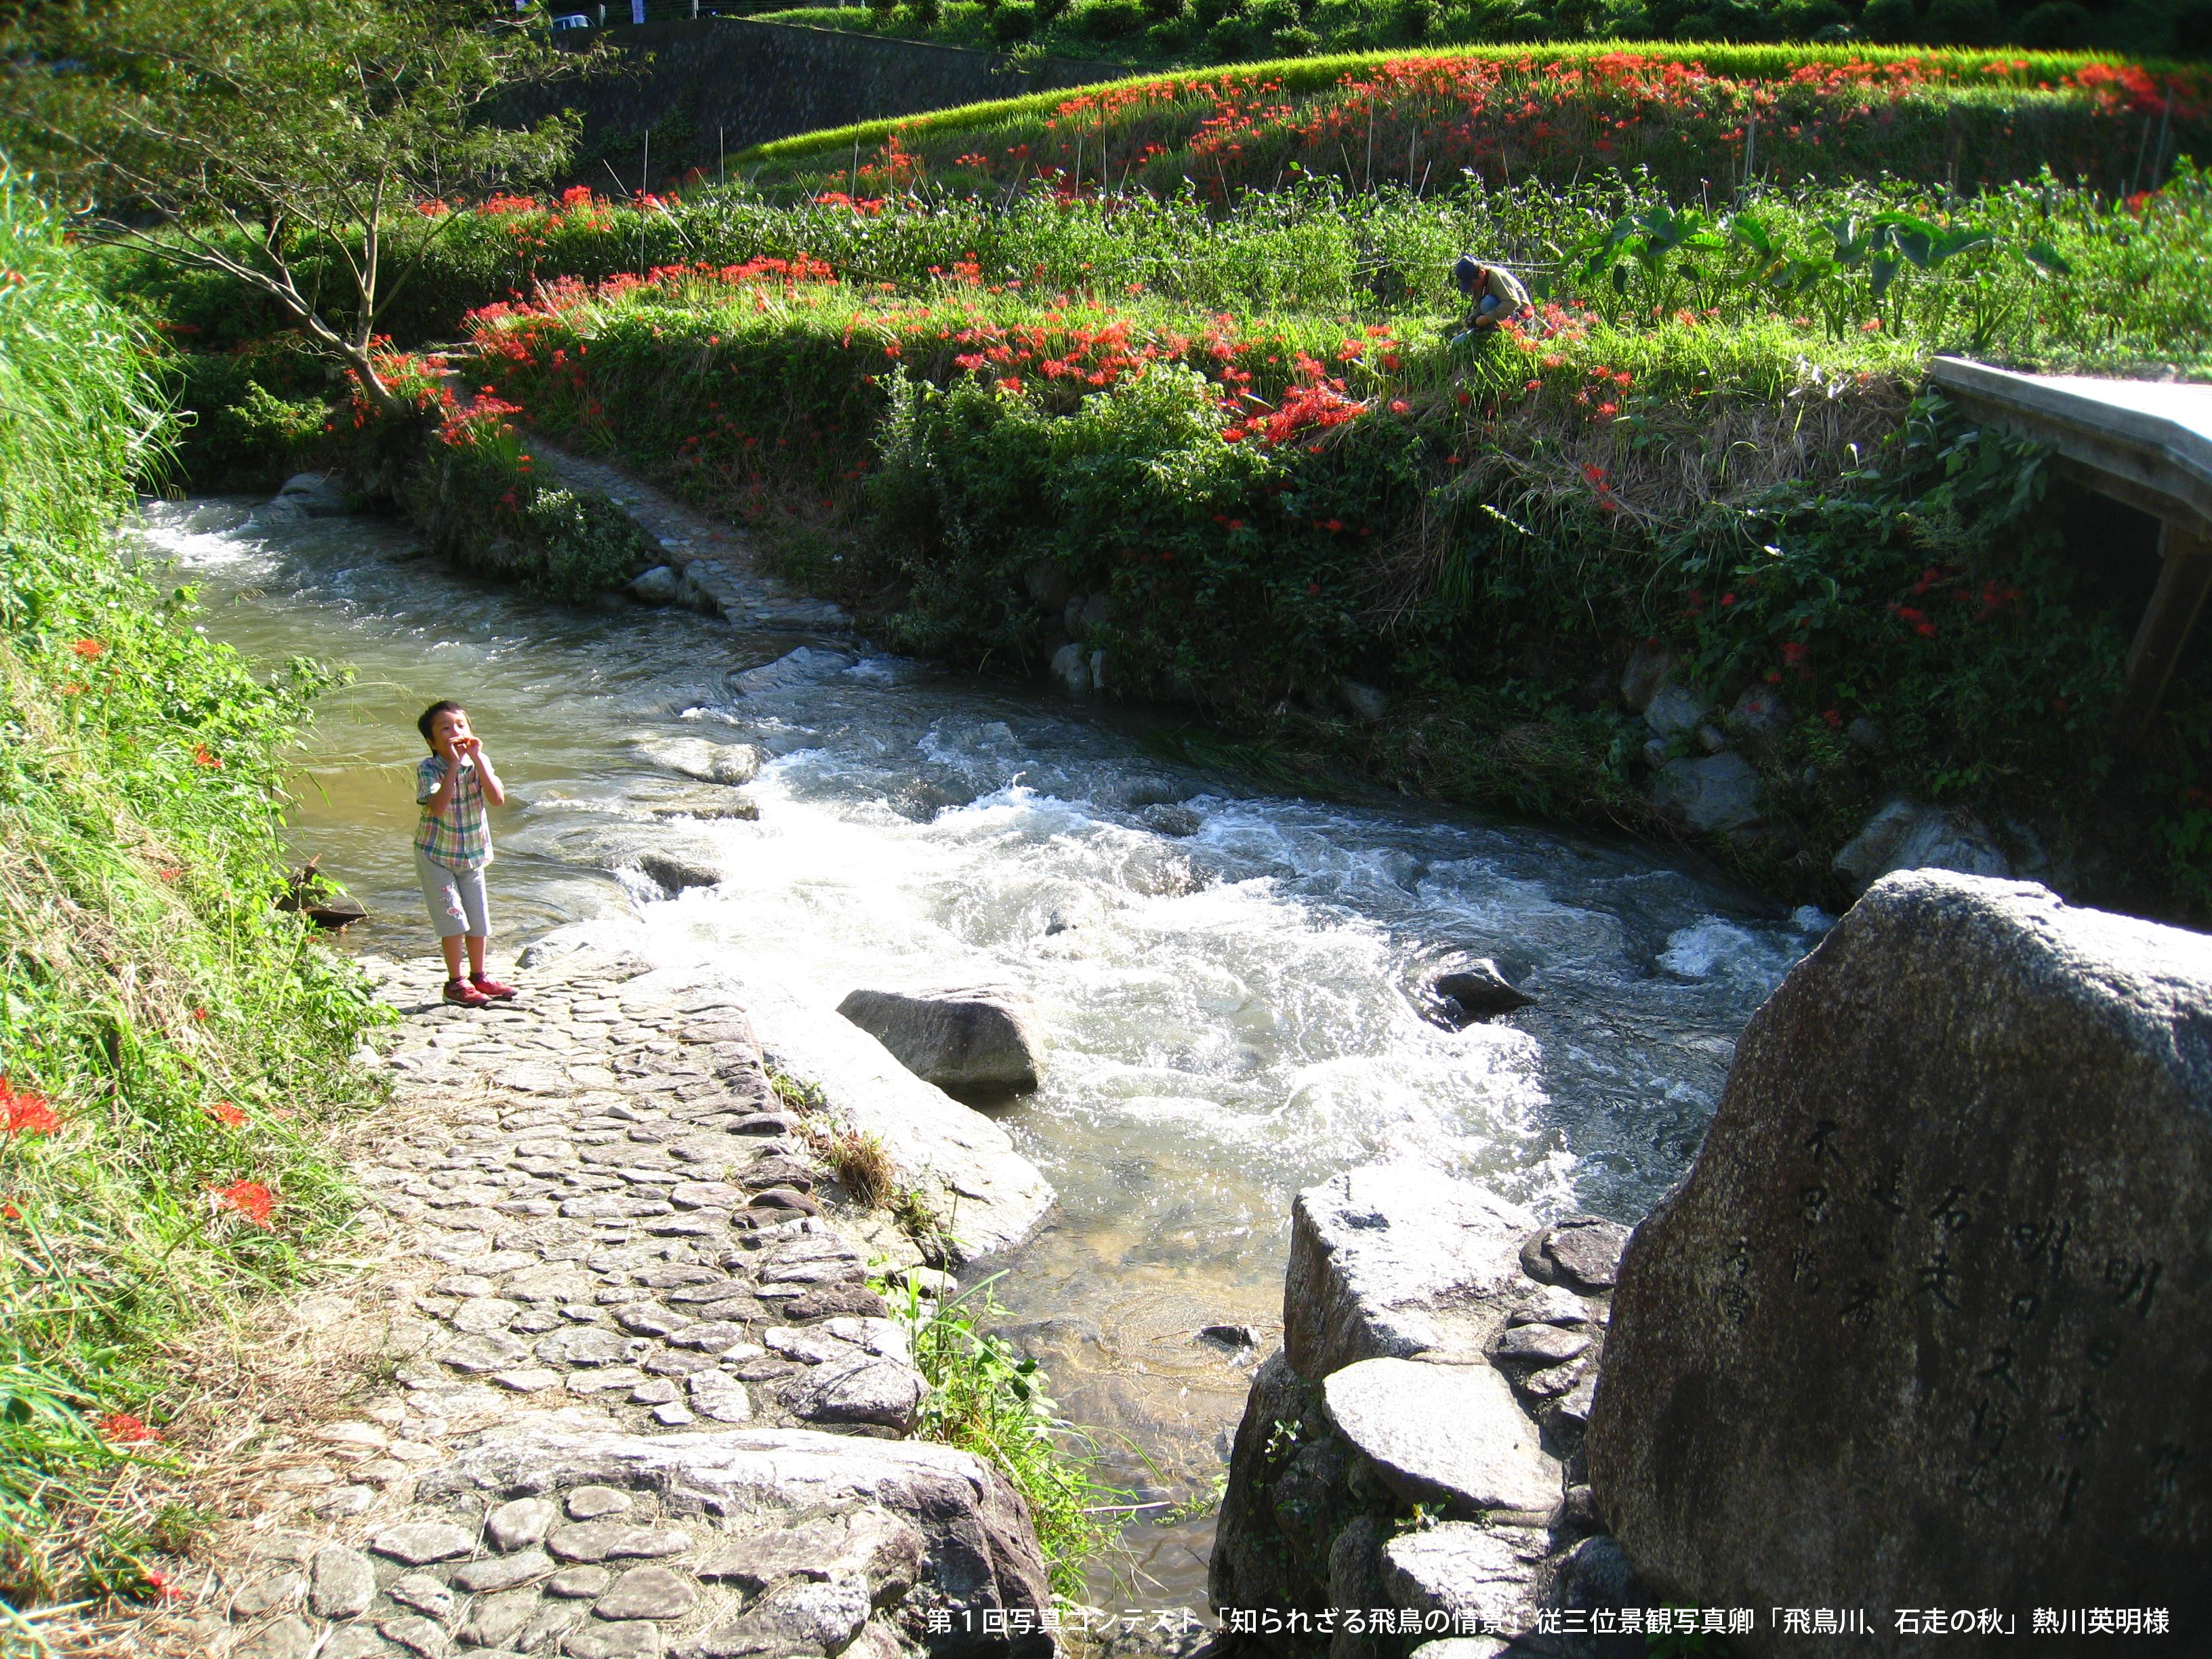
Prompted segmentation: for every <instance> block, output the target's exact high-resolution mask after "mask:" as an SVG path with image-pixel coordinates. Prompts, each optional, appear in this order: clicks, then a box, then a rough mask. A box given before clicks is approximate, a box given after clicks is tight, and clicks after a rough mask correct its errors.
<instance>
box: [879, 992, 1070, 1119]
mask: <svg viewBox="0 0 2212 1659" xmlns="http://www.w3.org/2000/svg"><path fill="white" fill-rule="evenodd" d="M837 1012H839V1013H841V1014H842V1015H844V1017H845V1018H847V1019H849V1020H851V1021H852V1022H853V1024H855V1025H857V1026H859V1027H860V1029H861V1030H864V1031H866V1033H867V1034H868V1035H869V1036H872V1037H874V1038H875V1039H876V1041H877V1042H880V1043H882V1044H883V1045H884V1048H888V1049H890V1051H891V1053H892V1054H893V1055H894V1056H896V1059H897V1060H898V1062H899V1064H900V1065H902V1066H905V1067H906V1068H907V1070H908V1071H909V1072H912V1073H914V1074H915V1076H916V1077H918V1078H921V1079H924V1080H925V1081H926V1082H930V1083H934V1084H935V1085H937V1086H938V1087H939V1088H940V1089H949V1090H952V1091H956V1092H957V1091H969V1092H974V1093H979V1094H985V1093H987V1094H1027V1093H1028V1092H1030V1091H1031V1090H1033V1089H1035V1088H1036V1086H1037V1073H1038V1072H1039V1071H1040V1070H1041V1069H1042V1060H1041V1059H1040V1057H1039V1053H1038V1050H1039V1047H1040V1045H1039V1043H1038V1042H1037V1036H1036V1009H1035V1007H1034V1006H1032V1005H1031V1003H1030V1000H1029V999H1028V998H1027V997H1026V996H1024V995H1023V994H1021V993H1020V992H1018V991H1010V990H1006V989H1001V988H998V987H973V988H968V989H946V990H928V991H876V990H865V989H864V990H859V991H854V992H852V993H850V994H848V995H847V997H846V998H845V1000H843V1001H842V1002H841V1003H839V1004H838V1005H837Z"/></svg>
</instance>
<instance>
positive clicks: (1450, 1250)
mask: <svg viewBox="0 0 2212 1659" xmlns="http://www.w3.org/2000/svg"><path fill="white" fill-rule="evenodd" d="M1544 1231H1545V1230H1542V1229H1540V1228H1539V1227H1538V1225H1537V1223H1536V1219H1535V1218H1534V1216H1532V1215H1530V1214H1529V1213H1528V1212H1526V1211H1524V1210H1522V1209H1521V1208H1520V1207H1519V1206H1516V1205H1514V1204H1511V1203H1509V1202H1508V1201H1507V1200H1504V1199H1502V1198H1500V1197H1499V1196H1498V1195H1497V1194H1494V1193H1491V1192H1488V1191H1486V1190H1485V1189H1484V1188H1480V1187H1478V1186H1476V1185H1474V1183H1472V1182H1465V1181H1458V1180H1455V1179H1453V1178H1452V1177H1450V1176H1446V1175H1444V1174H1443V1173H1442V1172H1441V1171H1439V1170H1434V1169H1431V1168H1429V1167H1427V1166H1425V1165H1422V1164H1412V1163H1401V1164H1383V1165H1374V1166H1370V1167H1366V1168H1362V1169H1356V1170H1347V1171H1346V1172H1345V1173H1344V1174H1342V1175H1340V1176H1337V1177H1336V1178H1335V1179H1334V1180H1333V1181H1328V1182H1323V1183H1322V1185H1321V1186H1318V1187H1314V1188H1308V1189H1307V1190H1306V1191H1304V1192H1303V1193H1300V1194H1298V1196H1297V1202H1296V1204H1295V1205H1294V1206H1293V1207H1292V1210H1291V1256H1290V1265H1289V1269H1288V1271H1287V1273H1285V1278H1284V1287H1283V1325H1284V1334H1283V1347H1282V1349H1281V1351H1280V1352H1277V1353H1275V1354H1273V1355H1272V1356H1271V1357H1270V1358H1267V1360H1265V1361H1264V1362H1263V1363H1262V1364H1261V1365H1260V1367H1259V1369H1258V1370H1257V1371H1256V1372H1255V1374H1254V1376H1253V1381H1252V1392H1251V1396H1250V1398H1249V1401H1247V1402H1246V1405H1245V1408H1244V1418H1243V1422H1242V1424H1241V1425H1239V1426H1238V1428H1237V1440H1236V1445H1235V1448H1234V1449H1233V1451H1232V1453H1231V1461H1230V1473H1229V1484H1228V1486H1227V1489H1226V1491H1225V1493H1224V1496H1223V1498H1222V1504H1221V1516H1220V1520H1219V1522H1218V1526H1217V1528H1216V1531H1215V1540H1214V1550H1213V1557H1212V1563H1211V1570H1210V1580H1209V1588H1210V1590H1211V1593H1212V1599H1213V1602H1214V1605H1215V1607H1217V1608H1218V1609H1219V1610H1220V1611H1221V1613H1223V1615H1224V1616H1225V1619H1226V1620H1228V1621H1229V1626H1230V1629H1231V1632H1233V1633H1239V1634H1246V1635H1249V1636H1251V1637H1253V1638H1256V1640H1257V1641H1258V1642H1259V1644H1261V1646H1263V1647H1266V1648H1267V1649H1270V1650H1273V1651H1274V1652H1276V1653H1278V1654H1281V1655H1285V1656H1291V1659H1318V1656H1319V1655H1321V1654H1322V1653H1324V1652H1326V1653H1327V1654H1328V1655H1329V1656H1330V1659H1401V1656H1405V1655H1407V1654H1408V1653H1410V1652H1411V1650H1413V1649H1415V1648H1417V1647H1419V1645H1420V1644H1422V1643H1424V1642H1425V1641H1427V1640H1429V1639H1430V1638H1431V1637H1435V1636H1443V1637H1444V1638H1466V1640H1467V1642H1468V1644H1469V1646H1470V1650H1475V1644H1478V1643H1480V1644H1486V1645H1481V1646H1480V1651H1481V1652H1484V1653H1492V1652H1499V1651H1504V1650H1506V1649H1504V1647H1502V1646H1500V1645H1498V1644H1499V1643H1500V1641H1501V1639H1504V1640H1510V1639H1513V1638H1518V1637H1520V1636H1522V1634H1524V1633H1525V1632H1528V1631H1529V1630H1530V1629H1532V1628H1533V1627H1534V1626H1535V1624H1536V1622H1537V1616H1538V1609H1539V1608H1540V1607H1541V1606H1543V1605H1544V1604H1545V1603H1546V1601H1547V1597H1549V1596H1552V1595H1553V1594H1554V1592H1555V1590H1557V1589H1558V1588H1559V1583H1561V1582H1562V1581H1561V1577H1560V1569H1561V1567H1562V1565H1563V1563H1564V1562H1565V1560H1566V1559H1568V1554H1569V1552H1570V1551H1571V1549H1572V1547H1574V1545H1575V1544H1576V1543H1577V1541H1578V1540H1580V1539H1581V1538H1582V1537H1583V1534H1585V1533H1587V1532H1589V1530H1590V1528H1591V1527H1592V1525H1594V1522H1593V1520H1592V1519H1591V1517H1590V1516H1589V1510H1588V1506H1587V1504H1579V1505H1578V1504H1576V1503H1575V1502H1573V1501H1572V1499H1571V1494H1570V1490H1569V1487H1568V1483H1567V1476H1566V1467H1567V1465H1566V1460H1567V1459H1569V1458H1570V1457H1571V1456H1572V1455H1573V1453H1574V1451H1575V1449H1576V1448H1577V1445H1578V1443H1579V1440H1580V1436H1581V1431H1582V1425H1583V1418H1582V1417H1581V1416H1579V1415H1576V1414H1571V1413H1569V1412H1568V1411H1567V1410H1566V1409H1565V1406H1564V1401H1565V1400H1566V1399H1572V1398H1574V1393H1573V1391H1574V1389H1576V1388H1577V1386H1582V1385H1586V1383H1587V1378H1588V1376H1589V1371H1590V1370H1591V1369H1592V1367H1593V1366H1594V1364H1595V1360H1596V1358H1597V1356H1598V1353H1599V1352H1600V1351H1601V1347H1602V1342H1603V1337H1602V1331H1603V1322H1604V1318H1605V1313H1604V1305H1603V1293H1602V1292H1600V1293H1599V1294H1598V1295H1597V1296H1596V1297H1593V1298H1588V1299H1586V1298H1583V1297H1577V1296H1575V1295H1573V1294H1571V1293H1570V1292H1568V1291H1564V1290H1561V1289H1559V1288H1557V1287H1553V1286H1547V1285H1541V1284H1539V1283H1537V1282H1536V1281H1535V1280H1534V1279H1531V1278H1530V1277H1529V1275H1528V1273H1526V1272H1525V1271H1524V1270H1523V1268H1522V1255H1523V1248H1524V1246H1525V1245H1527V1244H1528V1242H1529V1241H1531V1240H1532V1239H1536V1238H1540V1237H1542V1236H1543V1233H1544ZM1552 1321H1559V1322H1562V1323H1559V1324H1554V1323H1552ZM1567 1324H1571V1325H1572V1326H1574V1327H1575V1328H1574V1329H1573V1330H1572V1331H1569V1330H1567V1329H1566V1328H1565V1326H1566V1325H1567ZM1524 1332H1535V1333H1540V1334H1539V1335H1534V1336H1528V1335H1522V1334H1521V1333H1524ZM1377 1608H1380V1609H1384V1610H1386V1611H1391V1612H1392V1613H1394V1619H1393V1626H1395V1628H1393V1629H1391V1630H1389V1631H1378V1630H1377V1629H1376V1623H1377V1622H1378V1621H1375V1620H1372V1619H1371V1618H1370V1617H1369V1614H1370V1610H1372V1609H1377ZM1354 1609H1356V1610H1358V1613H1359V1615H1360V1623H1359V1625H1358V1627H1356V1628H1355V1627H1353V1626H1352V1624H1351V1623H1350V1622H1349V1621H1348V1620H1346V1618H1345V1614H1346V1613H1347V1612H1349V1611H1351V1610H1354ZM1295 1613H1305V1614H1308V1615H1310V1617H1311V1620H1312V1622H1311V1623H1309V1624H1307V1625H1306V1626H1304V1628H1303V1629H1301V1628H1299V1627H1298V1626H1297V1625H1296V1624H1295V1623H1293V1622H1292V1619H1291V1615H1293V1614H1295ZM1415 1616H1418V1617H1417V1618H1416V1617H1415ZM1439 1620H1441V1623H1439V1622H1437V1621H1439ZM1416 1622H1418V1623H1419V1626H1420V1629H1419V1632H1418V1633H1416V1632H1414V1631H1413V1628H1412V1626H1413V1624H1414V1623H1416ZM1397 1629H1405V1630H1407V1634H1406V1635H1403V1636H1401V1635H1399V1634H1397V1633H1396V1630H1397ZM1531 1651H1532V1652H1533V1651H1534V1650H1531ZM1544 1651H1547V1652H1553V1651H1557V1652H1558V1653H1559V1654H1561V1655H1566V1654H1568V1653H1570V1652H1571V1651H1578V1650H1569V1649H1565V1648H1561V1649H1558V1650H1553V1649H1550V1648H1547V1649H1545V1650H1544Z"/></svg>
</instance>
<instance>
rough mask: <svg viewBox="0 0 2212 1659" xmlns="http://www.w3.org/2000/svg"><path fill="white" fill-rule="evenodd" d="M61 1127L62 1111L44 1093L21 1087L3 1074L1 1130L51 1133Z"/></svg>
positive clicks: (4, 1132)
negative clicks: (57, 1110) (55, 1108)
mask: <svg viewBox="0 0 2212 1659" xmlns="http://www.w3.org/2000/svg"><path fill="white" fill-rule="evenodd" d="M60 1127H62V1121H61V1118H60V1115H58V1113H56V1112H55V1110H54V1109H53V1105H52V1102H50V1101H48V1100H47V1098H46V1097H45V1096H44V1095H38V1094H33V1093H31V1092H30V1091H28V1090H25V1089H18V1088H16V1087H15V1085H13V1084H12V1083H10V1082H9V1080H8V1079H6V1078H4V1077H0V1134H5V1135H7V1136H9V1137H10V1138H13V1137H14V1136H16V1135H50V1134H52V1133H54V1132H55V1131H56V1130H57V1129H58V1128H60Z"/></svg>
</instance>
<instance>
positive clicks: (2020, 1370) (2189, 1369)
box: [1587, 870, 2212, 1659]
mask: <svg viewBox="0 0 2212 1659" xmlns="http://www.w3.org/2000/svg"><path fill="white" fill-rule="evenodd" d="M1587 1450H1588V1455H1589V1472H1590V1480H1591V1482H1592V1485H1593V1486H1594V1488H1595V1499H1596V1504H1597V1507H1598V1510H1599V1511H1600V1512H1601V1513H1602V1514H1603V1515H1604V1516H1605V1517H1606V1518H1607V1522H1610V1524H1611V1525H1612V1527H1613V1530H1614V1534H1615V1535H1616V1536H1617V1537H1618V1538H1619V1540H1620V1543H1621V1545H1622V1546H1623V1547H1625V1548H1626V1551H1627V1553H1628V1556H1629V1558H1630V1559H1632V1561H1633V1562H1634V1564H1635V1565H1636V1567H1637V1568H1638V1571H1640V1572H1641V1573H1642V1574H1643V1576H1644V1578H1645V1579H1646V1580H1648V1581H1649V1582H1650V1585H1651V1586H1652V1589H1653V1590H1654V1591H1655V1592H1656V1595H1659V1596H1662V1597H1663V1598H1664V1599H1666V1600H1668V1601H1692V1602H1697V1603H1700V1604H1702V1605H1704V1606H1707V1607H1713V1606H1722V1607H1731V1606H1732V1607H1761V1608H1765V1607H1866V1608H1869V1609H1875V1610H1879V1611H1877V1613H1876V1614H1875V1616H1876V1617H1878V1618H1880V1619H1881V1620H1883V1624H1884V1626H1886V1625H1887V1617H1888V1615H1887V1609H1890V1608H1918V1607H1949V1608H1957V1607H1977V1608H1978V1607H1997V1608H1999V1609H2002V1610H2007V1611H2008V1612H2009V1613H2012V1614H2013V1615H2014V1616H2015V1617H2016V1619H2017V1621H2018V1630H2019V1634H2020V1635H2021V1637H2023V1638H2025V1637H2027V1635H2028V1634H2029V1633H2030V1627H2029V1610H2030V1609H2031V1608H2033V1607H2057V1608H2075V1607H2092V1606H2094V1607H2130V1606H2138V1607H2161V1608H2165V1609H2167V1610H2168V1613H2169V1614H2170V1617H2171V1619H2172V1627H2173V1628H2174V1629H2175V1630H2176V1631H2192V1630H2193V1631H2203V1630H2205V1629H2208V1628H2212V1578H2208V1577H2207V1576H2206V1574H2205V1573H2204V1571H2203V1561H2204V1559H2205V1555H2206V1553H2207V1551H2208V1549H2212V1456H2208V1454H2212V939H2207V938H2206V937H2205V936H2204V935H2203V934H2200V933H2185V932H2182V931H2180V930H2179V929H2177V928H2171V927H2159V926H2156V925H2154V924H2153V923H2150V922H2146V921H2135V920H2132V919H2130V918H2128V917H2124V916H2117V915H2106V914H2103V913H2101V912H2099V911H2095V910H2087V909H2077V908H2071V907H2069V906H2068V905H2066V904H2065V903H2063V902H2062V901H2061V900H2059V899H2058V898H2057V896H2055V895H2053V894H2052V893H2051V892H2050V891H2048V890H2045V889H2044V888H2042V887H2039V886H2037V885H2034V884H2029V883H2015V882H2004V881H1996V880H1991V879H1988V878H1978V877H1973V876H1966V875H1959V874H1954V873H1951V872H1941V871H1934V870H1922V871H1915V872H1902V873H1899V874H1894V875H1891V876H1887V877H1885V878H1883V879H1881V881H1879V882H1877V883H1876V884H1875V885H1874V887H1873V888H1872V889H1871V890H1869V892H1868V894H1867V896H1865V897H1864V898H1863V899H1862V900H1860V901H1859V902H1858V904H1857V906H1855V907H1854V908H1852V909H1851V911H1850V913H1849V914H1848V915H1845V916H1844V919H1843V921H1841V922H1840V923H1838V925H1837V927H1835V928H1834V930H1833V931H1832V932H1831V933H1829V934H1828V935H1827V937H1826V939H1824V940H1823V941H1822V942H1821V944H1820V946H1819V948H1818V949H1816V950H1815V951H1814V952H1813V954H1812V955H1811V956H1809V957H1807V958H1806V959H1805V960H1804V961H1802V962H1801V963H1798V965H1797V966H1796V968H1795V969H1792V970H1791V972H1790V975H1789V977H1788V978H1787V979H1785V980H1784V981H1783V983H1782V986H1781V987H1780V988H1779V989H1778V990H1777V991H1776V992H1775V994H1773V996H1772V997H1771V998H1770V999H1768V1000H1767V1002H1766V1004H1765V1006H1763V1007H1762V1008H1760V1009H1759V1012H1758V1013H1757V1014H1755V1015H1754V1016H1753V1018H1752V1020H1751V1023H1750V1024H1749V1025H1748V1026H1747V1028H1746V1029H1745V1030H1744V1033H1743V1036H1742V1038H1741V1041H1740V1042H1739V1043H1738V1045H1737V1048H1736V1053H1735V1065H1734V1066H1733V1068H1732V1069H1731V1071H1730V1073H1729V1080H1728V1085H1727V1088H1726V1090H1725V1091H1724V1093H1723V1097H1722V1099H1721V1103H1720V1107H1719V1109H1718V1111H1717V1113H1716V1115H1714V1118H1713V1121H1712V1124H1711V1127H1710V1128H1709V1129H1708V1130H1707V1132H1706V1135H1705V1145H1704V1148H1703V1150H1702V1151H1701V1152H1699V1157H1698V1160H1697V1163H1696V1164H1695V1165H1694V1166H1693V1168H1692V1170H1691V1172H1690V1174H1689V1176H1688V1178H1687V1179H1686V1181H1685V1182H1683V1184H1682V1185H1681V1186H1680V1187H1679V1188H1676V1190H1675V1191H1674V1193H1673V1194H1671V1195H1670V1196H1669V1197H1668V1198H1667V1199H1666V1200H1664V1201H1663V1202H1662V1204H1661V1205H1660V1206H1658V1208H1656V1210H1654V1211H1653V1212H1652V1213H1651V1214H1650V1217H1648V1218H1646V1219H1645V1220H1644V1223H1643V1224H1642V1225H1640V1226H1638V1228H1637V1230H1636V1231H1635V1234H1634V1236H1633V1237H1632V1239H1631V1240H1630V1242H1629V1245H1628V1249H1627V1253H1626V1257H1625V1258H1624V1260H1623V1261H1622V1263H1621V1267H1620V1286H1619V1289H1618V1291H1616V1293H1615V1297H1614V1300H1613V1310H1612V1321H1611V1328H1610V1332H1609V1334H1608V1337H1607V1349H1606V1353H1605V1357H1604V1360H1603V1368H1602V1372H1601V1377H1600V1381H1599V1384H1598V1388H1597V1397H1596V1403H1595V1416H1594V1418H1593V1419H1592V1421H1591V1424H1590V1430H1589V1441H1588V1446H1587ZM1761 1623H1762V1628H1761V1629H1760V1630H1759V1632H1755V1633H1754V1634H1753V1635H1752V1636H1749V1637H1742V1636H1738V1635H1735V1634H1731V1635H1730V1637H1729V1645H1730V1647H1731V1649H1733V1650H1735V1651H1736V1652H1739V1653H1741V1654H1745V1655H1748V1656H1754V1659H1756V1656H1765V1655H1769V1654H1776V1655H1779V1654H1786V1653H1794V1652H1796V1651H1799V1650H1800V1644H1796V1643H1793V1642H1792V1641H1791V1640H1790V1639H1789V1638H1785V1637H1784V1636H1782V1635H1781V1634H1779V1633H1778V1632H1774V1631H1773V1630H1771V1627H1767V1626H1765V1621H1764V1620H1762V1621H1761ZM1878 1628H1883V1627H1882V1626H1878ZM1884 1633H1885V1634H1887V1630H1886V1629H1884ZM2061 1645H2063V1642H2062V1644H2061ZM1893 1650H1895V1651H1908V1650H1909V1651H1916V1652H1917V1651H1920V1648H1919V1646H1918V1645H1917V1644H1898V1645H1897V1646H1896V1647H1895V1648H1894V1649H1893Z"/></svg>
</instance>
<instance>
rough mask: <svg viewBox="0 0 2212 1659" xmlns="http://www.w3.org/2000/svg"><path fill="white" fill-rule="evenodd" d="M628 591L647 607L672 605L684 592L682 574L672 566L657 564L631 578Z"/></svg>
mask: <svg viewBox="0 0 2212 1659" xmlns="http://www.w3.org/2000/svg"><path fill="white" fill-rule="evenodd" d="M629 591H630V592H631V593H632V594H634V595H635V596H636V597H637V598H638V599H642V600H644V601H645V603H646V604H647V605H674V604H675V603H676V602H677V600H678V599H679V598H680V597H681V596H682V594H683V592H684V573H683V572H682V571H680V570H678V569H677V568H676V567H675V566H673V565H666V564H657V565H655V566H653V568H652V569H650V570H645V571H641V572H639V573H638V574H636V575H635V576H633V577H631V578H630V580H629Z"/></svg>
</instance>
